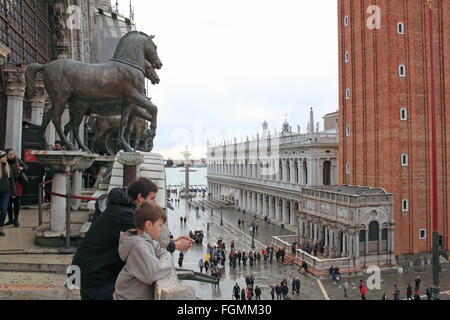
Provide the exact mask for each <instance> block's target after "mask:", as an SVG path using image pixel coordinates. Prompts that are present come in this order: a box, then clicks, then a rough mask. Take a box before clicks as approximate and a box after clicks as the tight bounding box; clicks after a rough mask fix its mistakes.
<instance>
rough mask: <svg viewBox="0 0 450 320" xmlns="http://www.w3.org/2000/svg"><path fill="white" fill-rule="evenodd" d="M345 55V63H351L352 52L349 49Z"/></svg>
mask: <svg viewBox="0 0 450 320" xmlns="http://www.w3.org/2000/svg"><path fill="white" fill-rule="evenodd" d="M344 56H345V63H349V62H350V53H349V52H348V51H347V52H346V53H345V55H344Z"/></svg>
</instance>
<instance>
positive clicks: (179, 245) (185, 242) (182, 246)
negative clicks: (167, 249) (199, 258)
mask: <svg viewBox="0 0 450 320" xmlns="http://www.w3.org/2000/svg"><path fill="white" fill-rule="evenodd" d="M174 243H175V249H176V250H180V251H186V250H189V249H190V248H191V247H192V244H193V243H194V240H193V239H191V238H189V237H186V236H181V237H179V238H177V239H175V240H174Z"/></svg>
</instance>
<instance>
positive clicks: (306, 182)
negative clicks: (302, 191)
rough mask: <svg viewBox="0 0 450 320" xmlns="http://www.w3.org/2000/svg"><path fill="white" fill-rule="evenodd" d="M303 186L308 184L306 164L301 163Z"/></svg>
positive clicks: (304, 162)
mask: <svg viewBox="0 0 450 320" xmlns="http://www.w3.org/2000/svg"><path fill="white" fill-rule="evenodd" d="M303 184H308V164H307V163H306V161H303Z"/></svg>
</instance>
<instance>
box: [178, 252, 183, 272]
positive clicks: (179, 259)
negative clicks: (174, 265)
mask: <svg viewBox="0 0 450 320" xmlns="http://www.w3.org/2000/svg"><path fill="white" fill-rule="evenodd" d="M183 259H184V254H183V252H180V254H179V255H178V266H179V267H180V268H183Z"/></svg>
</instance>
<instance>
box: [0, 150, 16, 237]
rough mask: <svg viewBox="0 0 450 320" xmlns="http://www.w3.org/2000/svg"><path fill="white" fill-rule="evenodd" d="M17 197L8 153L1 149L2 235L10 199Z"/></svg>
mask: <svg viewBox="0 0 450 320" xmlns="http://www.w3.org/2000/svg"><path fill="white" fill-rule="evenodd" d="M11 197H12V198H15V197H16V184H15V182H14V176H13V172H12V170H11V167H10V166H9V164H8V154H7V153H6V152H5V151H0V236H1V237H4V236H5V232H4V231H3V226H4V223H5V218H6V215H7V212H8V205H9V199H10V198H11Z"/></svg>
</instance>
